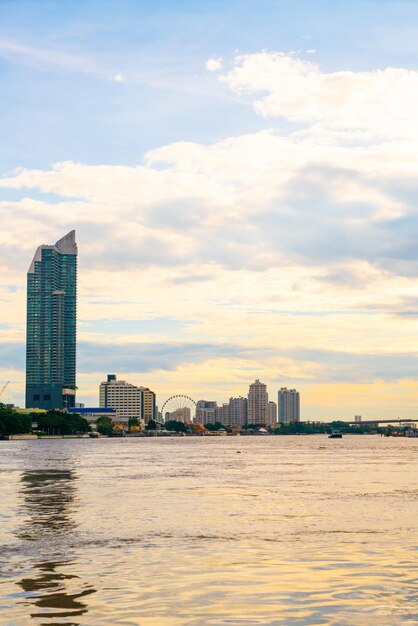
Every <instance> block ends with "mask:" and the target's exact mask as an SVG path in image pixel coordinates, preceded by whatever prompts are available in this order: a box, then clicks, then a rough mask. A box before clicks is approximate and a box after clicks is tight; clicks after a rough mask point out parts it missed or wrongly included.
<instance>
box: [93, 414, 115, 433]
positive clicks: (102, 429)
mask: <svg viewBox="0 0 418 626" xmlns="http://www.w3.org/2000/svg"><path fill="white" fill-rule="evenodd" d="M113 426H114V424H113V421H112V419H111V418H110V417H105V416H103V417H99V418H98V419H97V422H96V428H97V430H98V432H99V433H100V434H101V435H110V434H111V433H112V432H113Z"/></svg>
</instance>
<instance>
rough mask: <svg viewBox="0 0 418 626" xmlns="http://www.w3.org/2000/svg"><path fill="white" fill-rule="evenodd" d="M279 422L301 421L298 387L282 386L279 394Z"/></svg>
mask: <svg viewBox="0 0 418 626" xmlns="http://www.w3.org/2000/svg"><path fill="white" fill-rule="evenodd" d="M278 413H279V422H281V423H282V424H291V423H292V422H300V396H299V392H298V391H296V389H288V388H287V387H282V388H281V389H279V396H278Z"/></svg>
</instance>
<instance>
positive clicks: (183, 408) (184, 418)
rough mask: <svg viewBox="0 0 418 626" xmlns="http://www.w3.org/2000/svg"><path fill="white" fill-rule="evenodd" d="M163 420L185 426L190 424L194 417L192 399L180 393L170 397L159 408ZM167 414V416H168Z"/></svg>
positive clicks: (194, 407)
mask: <svg viewBox="0 0 418 626" xmlns="http://www.w3.org/2000/svg"><path fill="white" fill-rule="evenodd" d="M161 414H162V416H163V419H164V420H166V421H167V420H177V421H178V422H184V423H185V424H191V423H192V422H193V420H194V418H195V415H196V402H195V401H194V400H193V398H190V397H189V396H185V395H183V394H181V393H179V394H177V395H175V396H170V398H168V400H166V401H165V402H164V404H163V406H162V408H161ZM168 414H169V415H168Z"/></svg>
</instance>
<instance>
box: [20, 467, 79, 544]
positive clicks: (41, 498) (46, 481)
mask: <svg viewBox="0 0 418 626" xmlns="http://www.w3.org/2000/svg"><path fill="white" fill-rule="evenodd" d="M75 480H76V474H75V472H74V471H73V470H32V471H25V472H23V474H22V477H21V494H22V496H23V503H24V504H23V508H24V512H25V513H26V516H27V517H26V519H25V521H24V524H23V527H22V529H21V530H20V531H19V535H20V537H21V538H22V539H27V540H29V541H38V540H39V539H40V538H41V537H42V536H48V535H54V536H55V535H60V534H63V533H68V532H70V531H71V530H73V529H74V527H75V517H74V512H75V511H74V510H75V502H74V501H75V497H76V490H75V484H74V483H75Z"/></svg>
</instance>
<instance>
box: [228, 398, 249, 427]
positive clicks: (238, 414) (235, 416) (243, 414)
mask: <svg viewBox="0 0 418 626" xmlns="http://www.w3.org/2000/svg"><path fill="white" fill-rule="evenodd" d="M247 418H248V400H247V398H243V397H242V396H240V397H239V398H229V419H230V423H231V424H232V426H245V424H246V423H247Z"/></svg>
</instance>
